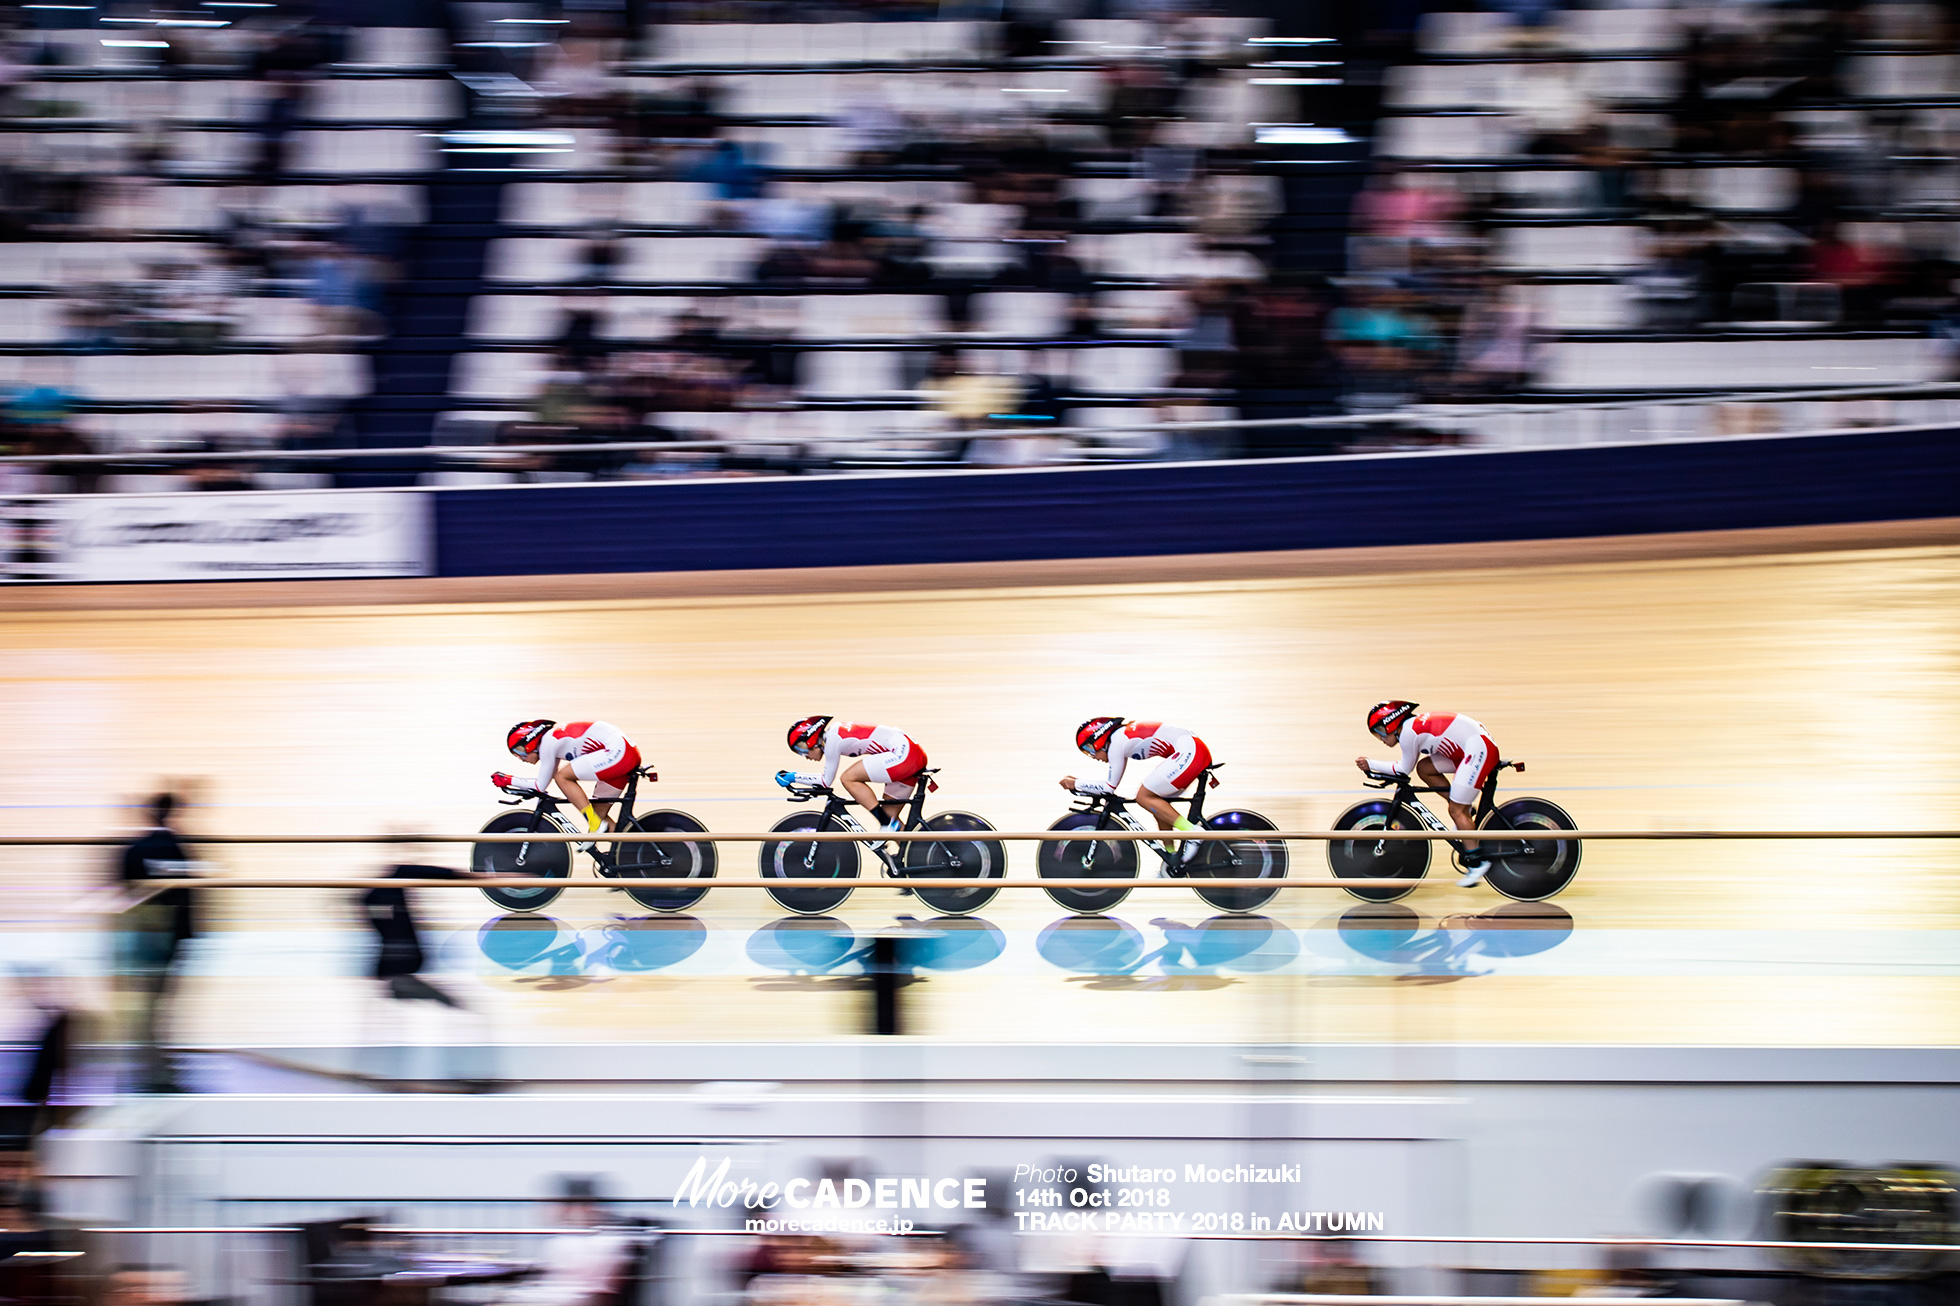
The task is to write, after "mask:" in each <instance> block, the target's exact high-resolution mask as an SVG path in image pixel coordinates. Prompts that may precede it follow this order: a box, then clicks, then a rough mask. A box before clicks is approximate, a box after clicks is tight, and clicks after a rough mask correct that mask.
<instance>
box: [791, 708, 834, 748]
mask: <svg viewBox="0 0 1960 1306" xmlns="http://www.w3.org/2000/svg"><path fill="white" fill-rule="evenodd" d="M830 721H831V718H829V717H827V716H806V717H804V718H803V719H802V720H801V721H798V722H797V723H796V724H795V725H793V726H791V727H790V728H789V751H790V752H792V753H795V754H796V755H797V756H798V757H813V756H815V750H816V749H817V748H818V747H820V746H821V745H822V744H823V732H824V730H825V729H826V728H828V727H829V725H830Z"/></svg>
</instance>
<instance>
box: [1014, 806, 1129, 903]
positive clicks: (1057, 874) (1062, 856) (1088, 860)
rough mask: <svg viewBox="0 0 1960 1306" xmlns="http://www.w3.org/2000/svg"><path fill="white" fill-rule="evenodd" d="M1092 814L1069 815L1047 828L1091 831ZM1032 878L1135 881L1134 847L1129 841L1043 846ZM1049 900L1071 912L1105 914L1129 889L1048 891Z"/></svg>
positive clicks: (1094, 822)
mask: <svg viewBox="0 0 1960 1306" xmlns="http://www.w3.org/2000/svg"><path fill="white" fill-rule="evenodd" d="M1096 821H1097V816H1096V814H1095V813H1094V812H1070V813H1069V814H1068V815H1067V816H1064V817H1063V818H1062V819H1061V820H1059V821H1057V822H1055V823H1054V824H1053V825H1051V826H1049V827H1048V828H1049V829H1051V830H1093V829H1095V828H1096ZM1035 874H1036V875H1038V876H1040V877H1041V878H1042V879H1044V880H1101V879H1109V880H1134V879H1136V878H1137V846H1136V844H1134V843H1132V842H1130V841H1129V840H1124V841H1122V842H1120V843H1117V842H1111V843H1090V842H1088V841H1086V840H1084V841H1081V842H1077V841H1075V840H1068V841H1065V842H1064V841H1053V842H1046V843H1043V844H1042V845H1041V850H1040V852H1039V853H1038V854H1037V856H1036V862H1035ZM1046 892H1047V894H1048V896H1049V897H1050V898H1053V899H1054V900H1055V901H1056V902H1058V903H1060V904H1061V905H1062V906H1064V907H1066V908H1068V909H1069V910H1070V911H1074V912H1102V911H1108V910H1109V909H1110V908H1111V907H1114V906H1115V905H1116V904H1117V903H1119V902H1121V901H1123V899H1125V898H1127V897H1129V896H1130V889H1129V886H1125V887H1123V888H1120V889H1049V890H1047V891H1046Z"/></svg>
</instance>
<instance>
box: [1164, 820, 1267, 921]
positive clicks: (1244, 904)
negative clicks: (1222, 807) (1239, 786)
mask: <svg viewBox="0 0 1960 1306" xmlns="http://www.w3.org/2000/svg"><path fill="white" fill-rule="evenodd" d="M1278 828H1279V827H1278V826H1276V825H1274V824H1273V823H1272V822H1271V821H1268V820H1267V819H1266V818H1265V817H1263V816H1261V815H1259V813H1257V812H1245V811H1238V810H1227V811H1223V812H1216V813H1214V814H1212V815H1211V816H1208V817H1206V818H1205V829H1207V830H1234V831H1240V830H1242V831H1244V832H1245V838H1243V839H1217V840H1212V841H1209V842H1207V843H1206V844H1205V845H1204V846H1203V851H1201V852H1200V853H1199V854H1198V855H1197V856H1196V857H1194V858H1192V859H1191V861H1190V862H1189V863H1187V864H1186V865H1185V867H1184V874H1185V875H1186V876H1187V877H1189V878H1191V879H1194V880H1202V879H1204V878H1205V877H1207V876H1226V877H1229V878H1232V879H1238V880H1243V879H1250V878H1257V879H1261V880H1283V879H1285V878H1286V843H1285V841H1284V840H1280V839H1264V838H1261V837H1259V834H1258V832H1259V831H1261V830H1276V829H1278ZM1191 887H1192V888H1194V889H1196V890H1197V892H1198V896H1199V897H1200V898H1203V899H1204V900H1205V901H1206V902H1208V903H1210V904H1211V905H1212V906H1214V907H1216V908H1218V910H1220V911H1229V912H1250V911H1258V910H1259V909H1260V908H1261V907H1264V906H1265V905H1266V904H1267V903H1269V902H1271V901H1272V900H1273V899H1274V897H1276V896H1277V895H1278V893H1279V888H1278V886H1277V885H1276V886H1274V887H1273V888H1270V889H1240V888H1224V889H1207V888H1205V887H1203V886H1202V885H1193V886H1191Z"/></svg>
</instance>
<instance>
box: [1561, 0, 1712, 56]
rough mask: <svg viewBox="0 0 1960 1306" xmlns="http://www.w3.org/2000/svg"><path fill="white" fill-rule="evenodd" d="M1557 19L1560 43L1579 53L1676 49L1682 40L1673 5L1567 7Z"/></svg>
mask: <svg viewBox="0 0 1960 1306" xmlns="http://www.w3.org/2000/svg"><path fill="white" fill-rule="evenodd" d="M1558 21H1559V39H1560V44H1562V45H1563V46H1564V47H1565V48H1567V49H1569V50H1576V51H1578V52H1580V53H1582V54H1628V53H1636V52H1642V51H1658V50H1675V49H1679V48H1680V46H1681V44H1682V41H1683V33H1682V30H1681V19H1680V16H1679V14H1678V13H1677V12H1676V11H1674V10H1672V9H1664V8H1659V7H1655V8H1645V7H1642V8H1633V7H1626V8H1608V9H1566V10H1562V11H1560V13H1559V16H1558Z"/></svg>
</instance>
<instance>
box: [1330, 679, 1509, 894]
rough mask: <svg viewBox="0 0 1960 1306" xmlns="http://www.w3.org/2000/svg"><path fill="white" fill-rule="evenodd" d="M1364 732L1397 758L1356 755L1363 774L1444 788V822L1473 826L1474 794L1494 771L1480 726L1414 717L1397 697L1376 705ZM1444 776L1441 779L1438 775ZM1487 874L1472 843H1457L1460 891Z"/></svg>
mask: <svg viewBox="0 0 1960 1306" xmlns="http://www.w3.org/2000/svg"><path fill="white" fill-rule="evenodd" d="M1368 729H1369V731H1370V732H1371V733H1373V734H1374V736H1375V738H1377V739H1379V740H1381V741H1382V742H1383V743H1384V744H1387V745H1389V746H1390V747H1394V746H1396V745H1398V744H1399V745H1400V746H1401V750H1402V755H1401V756H1400V757H1399V758H1395V759H1393V760H1391V761H1386V762H1378V761H1375V760H1373V759H1370V758H1366V757H1357V758H1355V759H1354V764H1355V765H1356V766H1358V767H1360V768H1361V772H1362V774H1364V775H1386V774H1389V773H1393V774H1395V775H1408V774H1410V773H1412V772H1413V773H1414V774H1416V775H1418V776H1420V777H1421V779H1422V782H1423V783H1424V784H1430V785H1435V786H1436V787H1438V788H1442V787H1444V786H1445V785H1447V786H1448V788H1449V800H1448V806H1449V809H1450V820H1452V821H1454V822H1455V823H1456V828H1457V829H1459V830H1474V829H1476V828H1477V810H1476V804H1477V795H1478V794H1479V793H1480V792H1481V791H1482V790H1483V787H1484V782H1485V781H1487V780H1489V779H1490V776H1491V772H1492V771H1494V770H1496V769H1497V763H1498V761H1499V760H1500V759H1499V758H1498V755H1497V745H1496V744H1494V743H1492V742H1491V738H1490V734H1489V733H1488V732H1487V731H1486V730H1485V729H1484V727H1483V725H1482V723H1481V722H1479V721H1477V720H1475V719H1474V718H1472V717H1467V716H1465V715H1463V714H1462V713H1461V712H1428V713H1424V714H1423V715H1421V716H1418V715H1416V704H1414V703H1409V702H1405V701H1403V700H1401V699H1391V700H1390V701H1389V702H1386V703H1378V704H1376V705H1375V707H1374V708H1373V709H1371V710H1370V711H1369V713H1368ZM1446 775H1447V776H1448V777H1449V779H1448V780H1445V779H1444V778H1443V777H1444V776H1446ZM1489 870H1490V861H1489V859H1488V858H1486V857H1485V856H1484V854H1483V853H1482V851H1480V850H1479V848H1478V846H1477V842H1476V841H1475V840H1473V839H1466V840H1464V842H1463V878H1462V879H1460V880H1458V881H1457V883H1458V884H1460V885H1461V886H1463V887H1464V888H1466V889H1467V888H1469V887H1470V886H1472V885H1474V884H1476V883H1477V882H1478V881H1480V880H1482V879H1483V878H1484V874H1485V873H1486V872H1487V871H1489Z"/></svg>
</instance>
